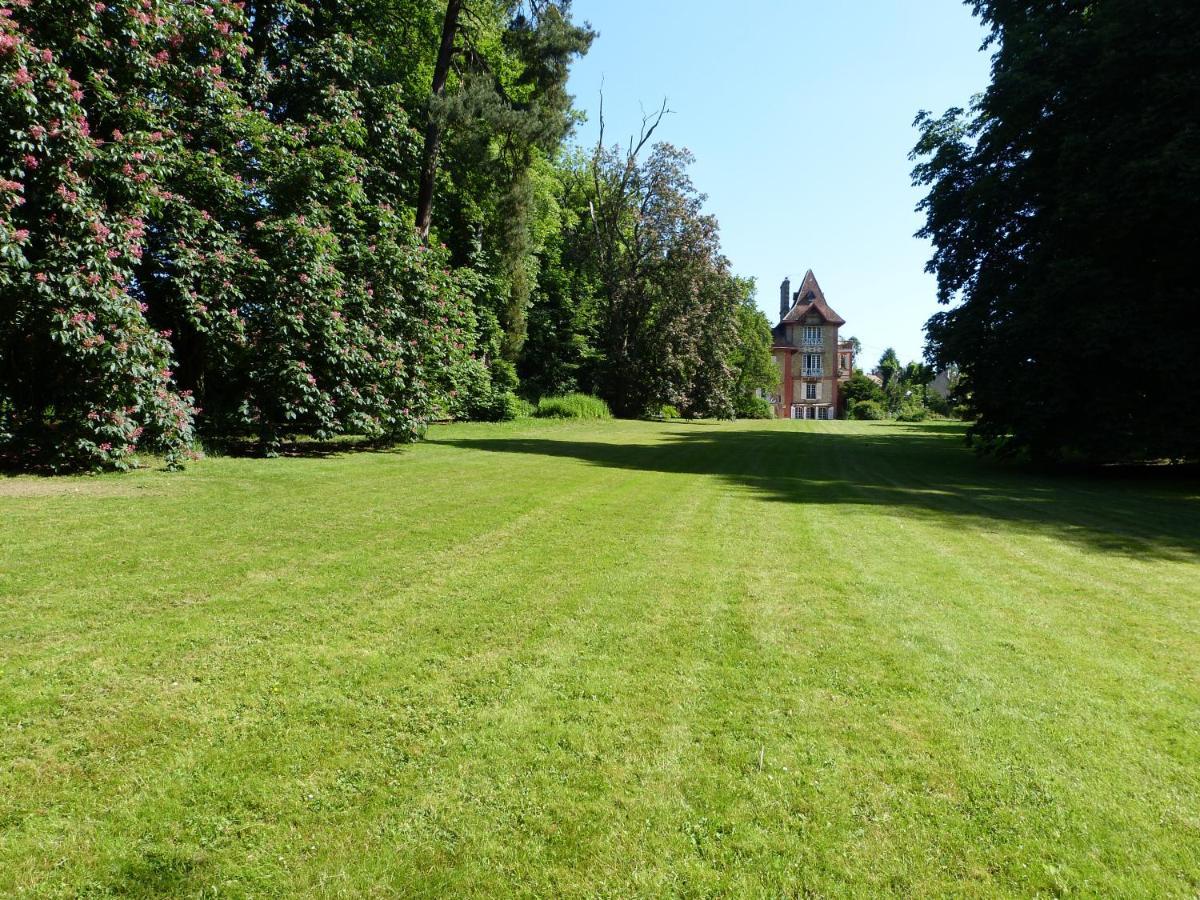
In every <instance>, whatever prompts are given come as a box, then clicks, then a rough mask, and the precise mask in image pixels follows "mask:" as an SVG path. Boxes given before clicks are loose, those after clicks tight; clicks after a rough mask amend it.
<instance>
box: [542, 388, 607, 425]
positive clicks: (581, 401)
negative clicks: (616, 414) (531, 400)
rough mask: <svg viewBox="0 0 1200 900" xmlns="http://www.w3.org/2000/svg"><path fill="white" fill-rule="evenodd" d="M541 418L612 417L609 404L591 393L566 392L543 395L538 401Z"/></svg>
mask: <svg viewBox="0 0 1200 900" xmlns="http://www.w3.org/2000/svg"><path fill="white" fill-rule="evenodd" d="M535 415H537V417H538V418H540V419H611V418H612V412H611V411H610V410H609V408H608V404H607V403H605V402H604V401H603V400H601V399H600V398H599V397H593V396H592V395H591V394H564V395H563V396H561V397H543V398H542V399H541V400H539V401H538V405H537V412H536V413H535Z"/></svg>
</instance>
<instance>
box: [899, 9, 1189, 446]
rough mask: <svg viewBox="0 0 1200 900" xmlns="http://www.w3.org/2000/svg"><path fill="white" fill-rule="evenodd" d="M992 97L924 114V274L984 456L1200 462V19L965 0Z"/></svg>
mask: <svg viewBox="0 0 1200 900" xmlns="http://www.w3.org/2000/svg"><path fill="white" fill-rule="evenodd" d="M974 7H975V10H976V13H977V14H978V15H980V16H981V18H982V19H983V21H984V22H985V23H986V24H987V25H988V26H990V28H991V42H992V45H993V47H994V48H995V51H996V55H995V57H994V62H993V67H992V81H991V84H990V85H989V87H988V89H987V91H986V93H984V94H983V95H982V97H981V98H980V99H979V100H978V101H977V102H976V103H975V104H974V105H973V106H972V108H971V109H970V110H969V111H966V112H965V111H963V110H960V109H953V110H950V111H949V112H947V113H946V114H945V115H943V116H941V117H940V118H938V117H933V116H931V115H929V114H927V113H923V114H921V116H919V117H918V119H917V124H918V126H919V128H920V131H921V137H920V141H919V142H918V144H917V146H916V149H915V150H914V158H915V159H917V160H918V161H919V164H918V165H917V167H916V169H915V170H914V180H915V182H916V183H917V184H919V185H923V186H925V187H927V188H928V189H929V193H928V195H927V196H926V198H925V200H924V201H923V202H922V204H921V208H922V210H923V211H924V213H925V215H926V225H925V227H924V228H923V229H922V231H921V235H922V236H925V237H928V238H929V239H931V240H932V241H933V244H934V247H935V253H934V256H933V258H932V260H931V261H930V263H929V270H930V271H931V272H934V273H935V274H936V275H937V277H938V290H939V299H940V300H941V301H942V302H943V303H947V304H952V307H951V308H950V309H948V310H946V311H944V312H941V313H938V314H937V315H935V316H934V317H933V318H932V319H931V320H930V321H929V324H928V337H929V343H928V351H927V352H928V356H929V358H930V360H931V362H933V363H935V364H936V365H937V366H939V367H941V366H944V365H947V364H950V363H957V364H958V365H959V366H960V367H961V369H962V372H963V374H964V376H965V377H966V380H967V382H968V383H969V385H970V389H971V405H972V406H973V408H974V410H975V412H976V413H977V414H978V420H977V421H976V424H975V426H974V428H973V433H974V434H975V435H976V436H977V437H978V438H979V439H980V443H981V444H983V445H986V446H988V447H991V448H999V449H1001V450H1003V451H1006V452H1014V451H1020V452H1026V453H1029V454H1032V455H1033V456H1035V457H1039V458H1045V459H1068V458H1070V459H1088V460H1092V461H1122V460H1146V459H1158V458H1172V459H1181V458H1196V457H1198V456H1200V368H1198V367H1197V366H1196V365H1195V364H1194V361H1193V357H1194V356H1195V354H1196V352H1197V350H1200V316H1197V315H1196V312H1195V309H1194V306H1195V297H1196V286H1195V280H1194V266H1195V260H1196V258H1197V253H1198V251H1200V231H1197V229H1196V227H1195V223H1196V222H1197V221H1200V165H1197V160H1200V78H1197V56H1196V53H1197V50H1196V48H1197V47H1198V46H1200V5H1198V4H1196V3H1195V2H1193V0H1161V2H1154V3H1146V2H1142V0H1108V2H1103V3H1095V2H1083V0H1072V2H1056V3H1041V4H1032V5H1031V4H1029V3H1024V2H1016V0H976V2H975V3H974Z"/></svg>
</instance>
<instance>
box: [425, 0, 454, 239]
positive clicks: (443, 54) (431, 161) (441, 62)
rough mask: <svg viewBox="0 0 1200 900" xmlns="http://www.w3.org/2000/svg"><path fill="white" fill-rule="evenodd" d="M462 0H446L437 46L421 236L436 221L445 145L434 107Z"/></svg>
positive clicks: (451, 50) (443, 80)
mask: <svg viewBox="0 0 1200 900" xmlns="http://www.w3.org/2000/svg"><path fill="white" fill-rule="evenodd" d="M461 10H462V0H446V18H445V20H444V21H443V23H442V45H441V46H440V47H439V48H438V57H437V64H436V65H435V66H434V68H433V90H432V91H431V97H430V100H431V102H430V110H429V124H428V125H426V126H425V151H424V153H423V154H422V157H421V184H420V189H419V190H418V192H417V231H418V232H420V234H421V240H425V239H426V238H427V237H429V226H430V224H431V222H432V221H433V185H434V181H435V180H436V179H437V167H438V152H439V151H440V150H441V146H442V124H441V122H440V121H439V120H438V112H437V109H436V108H435V107H436V105H437V100H438V98H440V97H441V96H442V94H443V93H445V90H446V77H447V76H448V75H449V74H450V60H451V58H452V57H453V55H454V37H455V35H456V34H457V33H458V14H459V12H460V11H461Z"/></svg>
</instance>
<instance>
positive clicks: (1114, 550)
mask: <svg viewBox="0 0 1200 900" xmlns="http://www.w3.org/2000/svg"><path fill="white" fill-rule="evenodd" d="M430 437H431V439H430V441H429V442H428V443H425V444H422V445H419V446H415V447H410V448H406V449H404V450H400V451H396V452H388V453H369V452H368V453H360V454H349V455H336V456H327V457H310V458H281V459H275V460H254V459H209V460H206V461H203V462H200V463H198V464H195V465H194V466H192V467H191V468H190V469H189V470H188V471H187V472H185V473H182V474H168V473H163V472H158V471H143V472H137V473H133V474H131V475H127V476H106V477H101V478H78V479H36V478H8V479H0V895H5V896H7V895H22V894H29V895H65V896H77V895H81V894H83V895H88V896H103V895H106V894H133V895H139V894H141V895H146V894H154V893H161V894H165V895H174V896H187V895H205V896H226V895H230V896H242V895H257V896H263V895H283V896H335V895H344V896H359V895H363V894H373V895H377V896H392V895H419V896H429V895H444V896H471V897H492V896H497V895H510V894H523V895H538V896H547V897H558V896H596V895H599V896H673V895H684V896H700V895H706V896H711V895H737V896H760V895H802V894H804V893H805V892H809V893H815V894H819V895H830V894H832V895H845V894H854V895H860V896H869V895H877V894H880V893H889V892H890V893H895V894H903V895H913V894H936V893H945V894H970V895H995V894H1024V895H1029V894H1035V893H1043V894H1056V893H1082V894H1088V895H1100V896H1137V895H1141V896H1170V895H1174V896H1181V897H1195V896H1196V895H1197V893H1198V892H1200V489H1198V487H1197V485H1196V483H1195V482H1181V481H1166V480H1159V479H1140V480H1130V479H1120V480H1115V481H1104V480H1099V479H1095V478H1081V477H1070V478H1061V479H1053V478H1049V477H1044V476H1038V475H1033V474H1030V473H1026V472H1021V471H1012V470H1005V469H1000V468H997V467H995V466H993V465H989V464H985V463H981V462H979V461H977V460H976V459H975V458H974V457H972V456H971V455H970V454H969V453H968V452H967V451H965V450H963V449H962V448H961V444H960V442H959V439H958V432H957V431H956V429H955V428H954V427H952V426H937V425H934V426H903V425H885V424H876V423H864V424H852V423H843V422H830V423H824V422H822V423H815V422H814V423H800V422H778V423H740V424H681V423H674V424H672V423H668V424H652V423H640V422H602V423H589V424H586V425H584V424H572V423H565V424H564V423H550V424H539V423H535V422H521V423H516V424H510V425H502V426H487V425H480V426H453V427H444V428H438V429H435V430H434V431H433V433H432V434H431V436H430Z"/></svg>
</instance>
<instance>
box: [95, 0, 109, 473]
mask: <svg viewBox="0 0 1200 900" xmlns="http://www.w3.org/2000/svg"><path fill="white" fill-rule="evenodd" d="M96 5H97V6H102V5H103V4H100V3H97V4H96ZM111 449H112V444H110V443H109V442H108V441H105V442H104V443H103V444H101V445H100V450H101V451H102V452H104V453H107V452H108V451H109V450H111Z"/></svg>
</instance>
